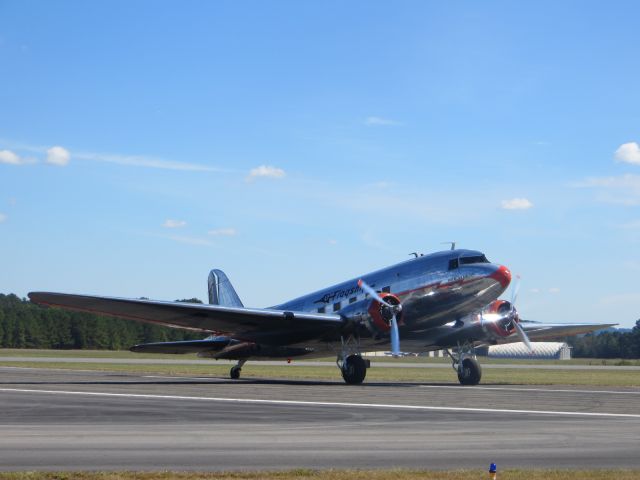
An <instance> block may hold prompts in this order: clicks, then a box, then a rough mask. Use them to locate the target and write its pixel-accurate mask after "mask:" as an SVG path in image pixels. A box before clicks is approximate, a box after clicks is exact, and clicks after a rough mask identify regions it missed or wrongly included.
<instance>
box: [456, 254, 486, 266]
mask: <svg viewBox="0 0 640 480" xmlns="http://www.w3.org/2000/svg"><path fill="white" fill-rule="evenodd" d="M459 261H460V265H471V264H473V263H489V260H487V257H485V256H484V255H474V256H472V257H460V259H459Z"/></svg>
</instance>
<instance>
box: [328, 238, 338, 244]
mask: <svg viewBox="0 0 640 480" xmlns="http://www.w3.org/2000/svg"><path fill="white" fill-rule="evenodd" d="M337 244H338V241H337V240H334V239H331V240H329V245H337Z"/></svg>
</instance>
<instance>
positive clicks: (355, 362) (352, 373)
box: [342, 355, 367, 385]
mask: <svg viewBox="0 0 640 480" xmlns="http://www.w3.org/2000/svg"><path fill="white" fill-rule="evenodd" d="M366 375H367V363H366V362H365V361H364V359H363V358H362V357H361V356H360V355H349V356H348V357H347V358H345V360H344V364H343V365H342V378H344V381H345V383H348V384H349V385H359V384H361V383H362V382H363V381H364V377H365V376H366Z"/></svg>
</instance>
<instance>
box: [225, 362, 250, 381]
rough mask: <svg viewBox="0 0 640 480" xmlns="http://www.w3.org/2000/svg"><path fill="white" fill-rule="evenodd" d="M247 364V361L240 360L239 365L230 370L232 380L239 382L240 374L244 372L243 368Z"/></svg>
mask: <svg viewBox="0 0 640 480" xmlns="http://www.w3.org/2000/svg"><path fill="white" fill-rule="evenodd" d="M245 363H247V360H246V359H244V360H238V363H237V365H234V366H233V367H231V370H229V377H230V378H231V379H232V380H238V379H239V378H240V372H241V371H242V366H243V365H244V364H245Z"/></svg>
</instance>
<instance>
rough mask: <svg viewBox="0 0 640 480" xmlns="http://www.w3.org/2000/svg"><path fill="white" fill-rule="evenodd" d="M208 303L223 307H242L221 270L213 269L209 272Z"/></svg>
mask: <svg viewBox="0 0 640 480" xmlns="http://www.w3.org/2000/svg"><path fill="white" fill-rule="evenodd" d="M209 303H210V304H211V305H221V306H223V307H244V305H242V302H241V301H240V297H238V294H237V293H236V291H235V289H234V288H233V286H232V285H231V282H230V281H229V278H228V277H227V276H226V275H225V273H224V272H223V271H222V270H218V269H213V270H211V272H209Z"/></svg>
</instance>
